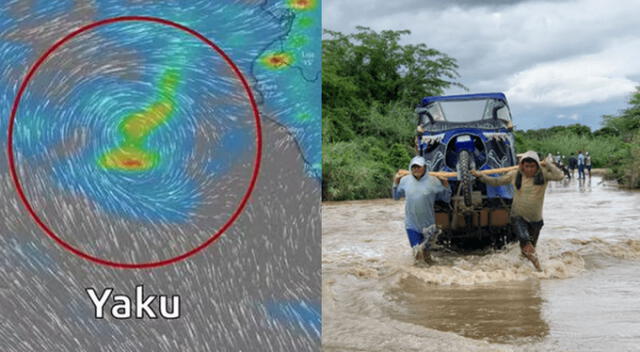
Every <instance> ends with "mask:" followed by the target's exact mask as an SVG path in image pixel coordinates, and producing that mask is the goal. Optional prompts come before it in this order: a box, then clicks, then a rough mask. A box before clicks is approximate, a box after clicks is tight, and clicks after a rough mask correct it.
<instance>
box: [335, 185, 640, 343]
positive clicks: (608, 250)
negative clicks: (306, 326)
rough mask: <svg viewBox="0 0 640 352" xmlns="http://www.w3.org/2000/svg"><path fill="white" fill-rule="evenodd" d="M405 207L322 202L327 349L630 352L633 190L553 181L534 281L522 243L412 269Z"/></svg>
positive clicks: (635, 241)
mask: <svg viewBox="0 0 640 352" xmlns="http://www.w3.org/2000/svg"><path fill="white" fill-rule="evenodd" d="M403 207H404V202H403V201H398V202H395V201H393V200H373V201H355V202H339V203H325V204H323V214H322V219H323V222H322V232H323V236H322V241H323V242H322V260H323V262H322V265H323V271H322V273H323V305H322V307H323V346H324V350H325V351H632V350H637V348H638V346H640V276H639V275H638V274H637V273H638V269H639V268H640V230H638V228H639V227H640V192H633V191H627V190H620V189H618V188H617V187H615V186H610V185H607V184H605V183H602V182H601V179H600V178H599V177H595V176H594V178H593V179H592V180H591V181H589V180H587V181H586V182H578V181H576V180H572V181H567V180H565V181H563V182H552V183H551V184H550V185H549V188H548V190H547V195H546V201H545V206H544V220H545V226H544V227H543V229H542V232H541V235H540V236H541V237H540V241H539V244H538V255H539V258H540V261H541V264H542V267H543V269H544V271H543V272H541V273H538V272H536V271H535V270H534V268H533V266H531V264H530V263H529V262H528V261H526V260H525V259H523V258H522V257H521V256H520V250H519V247H518V246H517V244H512V245H510V246H508V247H507V248H505V249H502V250H499V251H492V252H489V253H476V254H473V255H464V256H463V255H458V254H453V253H446V252H439V253H436V254H435V255H434V259H435V261H436V263H435V264H434V265H432V266H416V265H414V263H413V260H412V257H411V250H410V248H409V243H408V240H407V237H406V233H405V231H404V224H403Z"/></svg>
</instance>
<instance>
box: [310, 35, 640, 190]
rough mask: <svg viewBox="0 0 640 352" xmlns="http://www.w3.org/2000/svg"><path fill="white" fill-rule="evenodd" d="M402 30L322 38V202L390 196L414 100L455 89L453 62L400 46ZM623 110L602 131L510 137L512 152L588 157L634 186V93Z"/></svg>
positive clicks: (404, 153)
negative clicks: (578, 153) (580, 152)
mask: <svg viewBox="0 0 640 352" xmlns="http://www.w3.org/2000/svg"><path fill="white" fill-rule="evenodd" d="M408 34H410V32H409V31H392V30H387V31H381V32H375V31H373V30H371V29H369V28H366V27H358V28H357V31H356V32H355V33H353V34H349V35H345V34H342V33H339V32H334V31H325V33H324V38H323V41H322V42H323V48H322V61H323V73H322V109H323V113H322V143H323V161H322V177H323V179H322V199H323V200H354V199H372V198H386V197H389V196H390V188H391V177H392V175H393V174H394V173H395V171H397V169H399V168H406V167H407V164H408V163H409V160H410V159H411V157H412V156H413V155H414V153H415V152H414V137H415V127H416V116H415V113H414V107H415V105H416V103H417V100H418V99H420V98H422V97H425V96H430V95H442V94H443V93H444V91H445V89H447V88H450V87H452V86H459V87H463V86H462V85H461V84H460V83H459V82H458V78H459V76H458V73H457V71H456V69H457V68H458V66H457V64H456V60H455V59H454V58H452V57H449V56H448V55H446V54H445V53H442V52H439V51H437V50H435V49H432V48H429V47H427V46H426V45H425V44H417V45H413V44H405V45H403V44H400V41H401V38H402V37H403V36H405V35H408ZM629 105H630V106H629V108H627V109H625V110H623V111H621V112H620V113H619V114H618V115H611V116H603V127H602V128H601V129H599V130H596V131H591V129H590V128H589V127H587V126H583V125H579V124H576V125H570V126H555V127H551V128H546V129H540V130H527V131H515V135H516V150H517V151H518V152H522V151H525V150H528V149H533V150H536V151H538V152H540V153H541V154H543V155H546V154H547V153H552V154H554V155H555V153H556V152H560V153H561V154H563V155H565V156H566V157H568V156H569V155H570V153H572V152H574V153H575V151H577V150H586V151H589V152H590V153H591V155H592V160H593V166H594V167H596V168H598V167H604V168H609V169H611V170H612V172H611V174H610V177H611V178H613V179H616V180H618V181H619V182H620V183H621V184H624V185H627V186H630V187H640V90H638V91H636V93H635V94H634V95H633V96H632V98H631V99H630V101H629Z"/></svg>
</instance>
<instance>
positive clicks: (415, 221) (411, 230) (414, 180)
mask: <svg viewBox="0 0 640 352" xmlns="http://www.w3.org/2000/svg"><path fill="white" fill-rule="evenodd" d="M409 169H410V170H411V173H410V174H407V173H402V172H398V173H397V174H396V176H395V178H394V182H393V199H395V200H398V199H400V198H402V197H405V198H406V202H405V206H404V216H405V218H404V219H405V220H404V222H405V228H406V230H407V235H408V237H409V243H410V244H411V247H412V248H413V249H414V255H415V256H416V259H421V258H424V260H425V261H427V262H429V261H430V260H431V258H430V255H429V240H430V236H431V235H432V234H433V233H434V232H435V231H434V229H435V226H434V225H435V214H434V211H433V205H434V203H435V201H436V199H438V200H442V201H445V202H449V200H450V199H451V189H450V188H449V182H448V181H447V180H446V179H438V178H436V177H434V176H430V175H428V174H427V167H426V162H425V160H424V158H423V157H421V156H416V157H414V158H413V159H411V162H410V163H409Z"/></svg>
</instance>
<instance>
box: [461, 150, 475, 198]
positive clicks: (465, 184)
mask: <svg viewBox="0 0 640 352" xmlns="http://www.w3.org/2000/svg"><path fill="white" fill-rule="evenodd" d="M470 169H471V156H470V155H469V152H468V151H466V150H463V151H461V152H460V154H459V155H458V174H459V175H460V187H462V198H463V199H464V205H466V206H468V207H470V206H471V188H472V187H473V177H472V176H471V173H470V172H469V171H470Z"/></svg>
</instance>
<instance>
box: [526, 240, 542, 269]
mask: <svg viewBox="0 0 640 352" xmlns="http://www.w3.org/2000/svg"><path fill="white" fill-rule="evenodd" d="M522 254H523V255H524V256H525V257H526V258H527V259H529V261H530V262H531V263H532V264H533V266H535V267H536V270H538V271H539V272H542V267H541V266H540V261H539V260H538V256H537V255H536V249H535V248H534V247H533V245H532V244H531V242H529V243H527V244H526V245H525V246H524V247H522Z"/></svg>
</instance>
